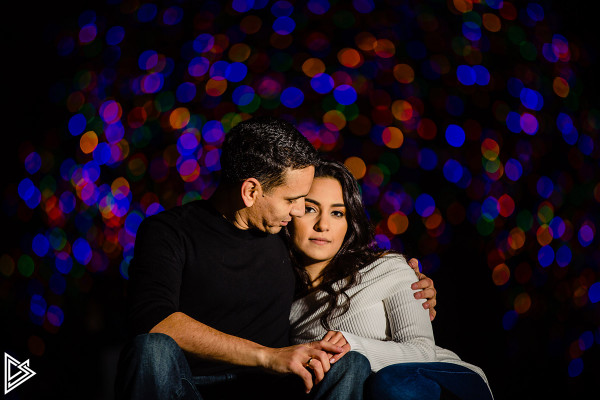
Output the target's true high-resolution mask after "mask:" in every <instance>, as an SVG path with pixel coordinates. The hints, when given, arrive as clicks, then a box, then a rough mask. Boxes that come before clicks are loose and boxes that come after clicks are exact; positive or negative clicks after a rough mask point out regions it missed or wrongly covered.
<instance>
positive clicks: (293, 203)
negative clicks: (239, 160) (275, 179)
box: [248, 166, 315, 233]
mask: <svg viewBox="0 0 600 400" xmlns="http://www.w3.org/2000/svg"><path fill="white" fill-rule="evenodd" d="M314 175H315V167H313V166H310V167H306V168H302V169H288V170H287V171H286V172H285V174H284V177H285V180H284V183H283V184H282V185H279V186H275V187H274V188H271V190H270V191H269V192H267V193H265V192H262V195H259V196H258V197H257V199H256V201H255V202H254V204H253V205H252V207H251V209H250V212H249V221H248V222H249V225H250V226H251V227H253V228H256V229H260V230H261V231H263V232H267V233H278V232H279V231H280V230H281V228H282V227H284V226H286V225H287V224H288V223H289V222H290V221H291V220H292V217H293V216H298V217H300V216H302V215H304V198H305V197H306V195H307V194H308V192H309V190H310V186H311V184H312V181H313V177H314Z"/></svg>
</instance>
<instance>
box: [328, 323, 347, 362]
mask: <svg viewBox="0 0 600 400" xmlns="http://www.w3.org/2000/svg"><path fill="white" fill-rule="evenodd" d="M321 340H324V341H326V342H329V343H331V344H334V345H336V346H339V347H341V348H342V349H343V350H344V351H342V352H341V353H337V354H329V356H330V358H329V363H330V364H333V363H334V362H336V361H337V360H339V359H340V358H342V357H343V356H344V355H345V354H346V353H347V352H349V351H350V343H348V341H347V340H346V338H345V337H344V335H343V334H342V332H338V331H329V332H327V333H326V334H325V336H323V339H321Z"/></svg>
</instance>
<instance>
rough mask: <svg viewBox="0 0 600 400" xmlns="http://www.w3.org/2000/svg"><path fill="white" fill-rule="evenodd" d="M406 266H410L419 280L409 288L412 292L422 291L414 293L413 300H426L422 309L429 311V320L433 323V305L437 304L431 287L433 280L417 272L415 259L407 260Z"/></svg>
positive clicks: (417, 267)
mask: <svg viewBox="0 0 600 400" xmlns="http://www.w3.org/2000/svg"><path fill="white" fill-rule="evenodd" d="M408 265H410V267H411V268H412V269H413V270H414V271H415V274H416V275H417V278H419V281H418V282H415V283H413V284H412V285H411V286H410V287H411V288H412V289H413V290H419V289H422V290H421V291H420V292H416V293H415V295H414V296H415V299H427V301H426V302H425V303H423V308H426V309H429V319H430V320H431V321H433V319H434V318H435V314H436V311H435V305H436V304H437V301H436V296H437V291H436V290H435V288H434V287H433V280H431V278H428V277H427V276H426V275H425V274H422V273H421V272H420V271H419V260H417V259H416V258H411V259H410V260H408Z"/></svg>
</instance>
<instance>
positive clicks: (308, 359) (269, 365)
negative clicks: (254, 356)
mask: <svg viewBox="0 0 600 400" xmlns="http://www.w3.org/2000/svg"><path fill="white" fill-rule="evenodd" d="M344 340H345V339H344ZM348 347H349V346H348ZM261 353H262V357H261V362H260V365H261V366H262V367H264V368H266V369H267V370H270V371H273V372H276V373H280V374H295V375H298V376H299V377H300V378H302V380H303V381H304V387H305V388H306V393H309V392H310V390H311V389H312V387H313V377H312V375H311V373H310V372H309V371H308V369H309V368H310V369H311V370H312V371H313V373H314V377H315V381H314V385H316V384H317V383H319V382H321V381H322V380H323V378H324V377H325V374H326V373H327V371H329V368H330V361H329V360H330V359H331V357H332V356H331V355H332V354H333V355H336V356H337V355H338V354H340V353H343V354H345V353H347V350H345V349H344V348H342V346H338V345H335V344H333V343H330V342H329V341H328V340H320V341H318V342H310V343H305V344H299V345H295V346H289V347H282V348H269V347H265V348H263V349H262V351H261ZM338 358H339V357H338Z"/></svg>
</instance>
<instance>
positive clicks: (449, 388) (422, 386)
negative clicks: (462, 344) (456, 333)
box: [366, 362, 492, 400]
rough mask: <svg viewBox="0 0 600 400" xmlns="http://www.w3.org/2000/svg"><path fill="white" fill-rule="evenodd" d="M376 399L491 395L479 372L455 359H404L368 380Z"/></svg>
mask: <svg viewBox="0 0 600 400" xmlns="http://www.w3.org/2000/svg"><path fill="white" fill-rule="evenodd" d="M366 393H367V396H366V397H367V398H371V399H373V400H396V399H402V400H412V399H419V400H433V399H461V400H487V399H492V395H491V393H490V391H489V389H488V386H487V385H486V383H485V382H484V380H483V378H481V376H479V375H478V374H477V373H476V372H474V371H472V370H470V369H468V368H466V367H463V366H461V365H456V364H452V363H443V362H432V363H401V364H394V365H390V366H388V367H385V368H383V369H381V370H379V371H378V372H377V373H376V374H374V375H373V376H371V377H370V378H369V379H368V380H367V383H366Z"/></svg>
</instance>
